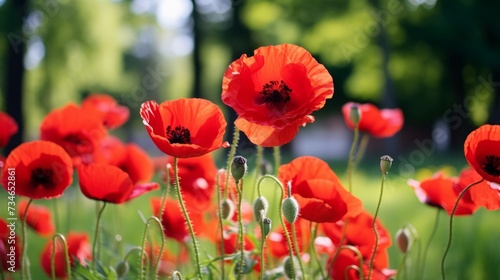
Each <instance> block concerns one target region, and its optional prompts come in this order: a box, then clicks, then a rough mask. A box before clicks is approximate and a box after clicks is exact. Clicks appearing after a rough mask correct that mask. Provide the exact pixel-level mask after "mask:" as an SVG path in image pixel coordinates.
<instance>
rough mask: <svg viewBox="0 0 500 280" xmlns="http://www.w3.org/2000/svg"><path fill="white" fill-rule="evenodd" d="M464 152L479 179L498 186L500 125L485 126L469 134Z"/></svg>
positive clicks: (499, 181) (499, 172) (499, 178)
mask: <svg viewBox="0 0 500 280" xmlns="http://www.w3.org/2000/svg"><path fill="white" fill-rule="evenodd" d="M464 152H465V158H466V159H467V161H468V162H469V164H470V166H471V167H472V168H474V170H476V172H477V173H479V175H481V177H483V178H484V179H485V180H486V181H490V182H494V183H497V184H500V125H488V124H485V125H483V126H481V127H479V128H478V129H476V130H474V131H473V132H471V133H470V134H469V135H468V136H467V139H466V140H465V144H464Z"/></svg>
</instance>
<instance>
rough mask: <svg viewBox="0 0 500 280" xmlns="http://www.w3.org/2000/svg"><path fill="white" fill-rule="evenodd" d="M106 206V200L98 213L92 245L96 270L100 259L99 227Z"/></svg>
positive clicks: (93, 267) (93, 266)
mask: <svg viewBox="0 0 500 280" xmlns="http://www.w3.org/2000/svg"><path fill="white" fill-rule="evenodd" d="M104 208H106V201H104V202H103V204H102V207H101V210H99V213H98V214H97V222H96V225H95V233H94V244H93V245H92V269H93V270H94V271H95V264H96V260H97V259H98V256H97V254H96V249H97V243H98V242H97V240H98V239H99V227H100V223H101V217H102V212H104Z"/></svg>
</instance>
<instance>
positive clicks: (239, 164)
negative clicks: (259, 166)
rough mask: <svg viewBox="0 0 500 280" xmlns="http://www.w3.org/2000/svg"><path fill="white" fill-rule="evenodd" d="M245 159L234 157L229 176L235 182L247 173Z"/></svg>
mask: <svg viewBox="0 0 500 280" xmlns="http://www.w3.org/2000/svg"><path fill="white" fill-rule="evenodd" d="M247 170H248V166H247V159H246V158H244V157H242V156H235V157H234V159H233V162H232V163H231V174H232V175H233V178H234V180H235V181H236V182H239V181H240V180H241V178H243V176H245V174H246V173H247Z"/></svg>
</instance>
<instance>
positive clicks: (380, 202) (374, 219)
mask: <svg viewBox="0 0 500 280" xmlns="http://www.w3.org/2000/svg"><path fill="white" fill-rule="evenodd" d="M384 181H385V174H382V183H381V185H380V196H379V198H378V203H377V208H376V210H375V215H374V216H373V223H372V228H373V233H375V246H374V248H373V253H372V257H371V259H370V267H369V270H368V279H370V276H371V275H372V270H373V261H374V260H375V255H376V254H377V249H378V240H379V235H378V231H377V217H378V211H379V209H380V204H382V195H383V193H384Z"/></svg>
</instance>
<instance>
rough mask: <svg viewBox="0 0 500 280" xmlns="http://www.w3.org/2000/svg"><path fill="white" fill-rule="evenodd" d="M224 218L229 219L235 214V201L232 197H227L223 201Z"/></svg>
mask: <svg viewBox="0 0 500 280" xmlns="http://www.w3.org/2000/svg"><path fill="white" fill-rule="evenodd" d="M221 209H222V219H224V220H229V219H231V218H232V217H233V215H234V203H233V201H232V200H231V199H229V198H226V199H224V200H223V201H222V203H221Z"/></svg>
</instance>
